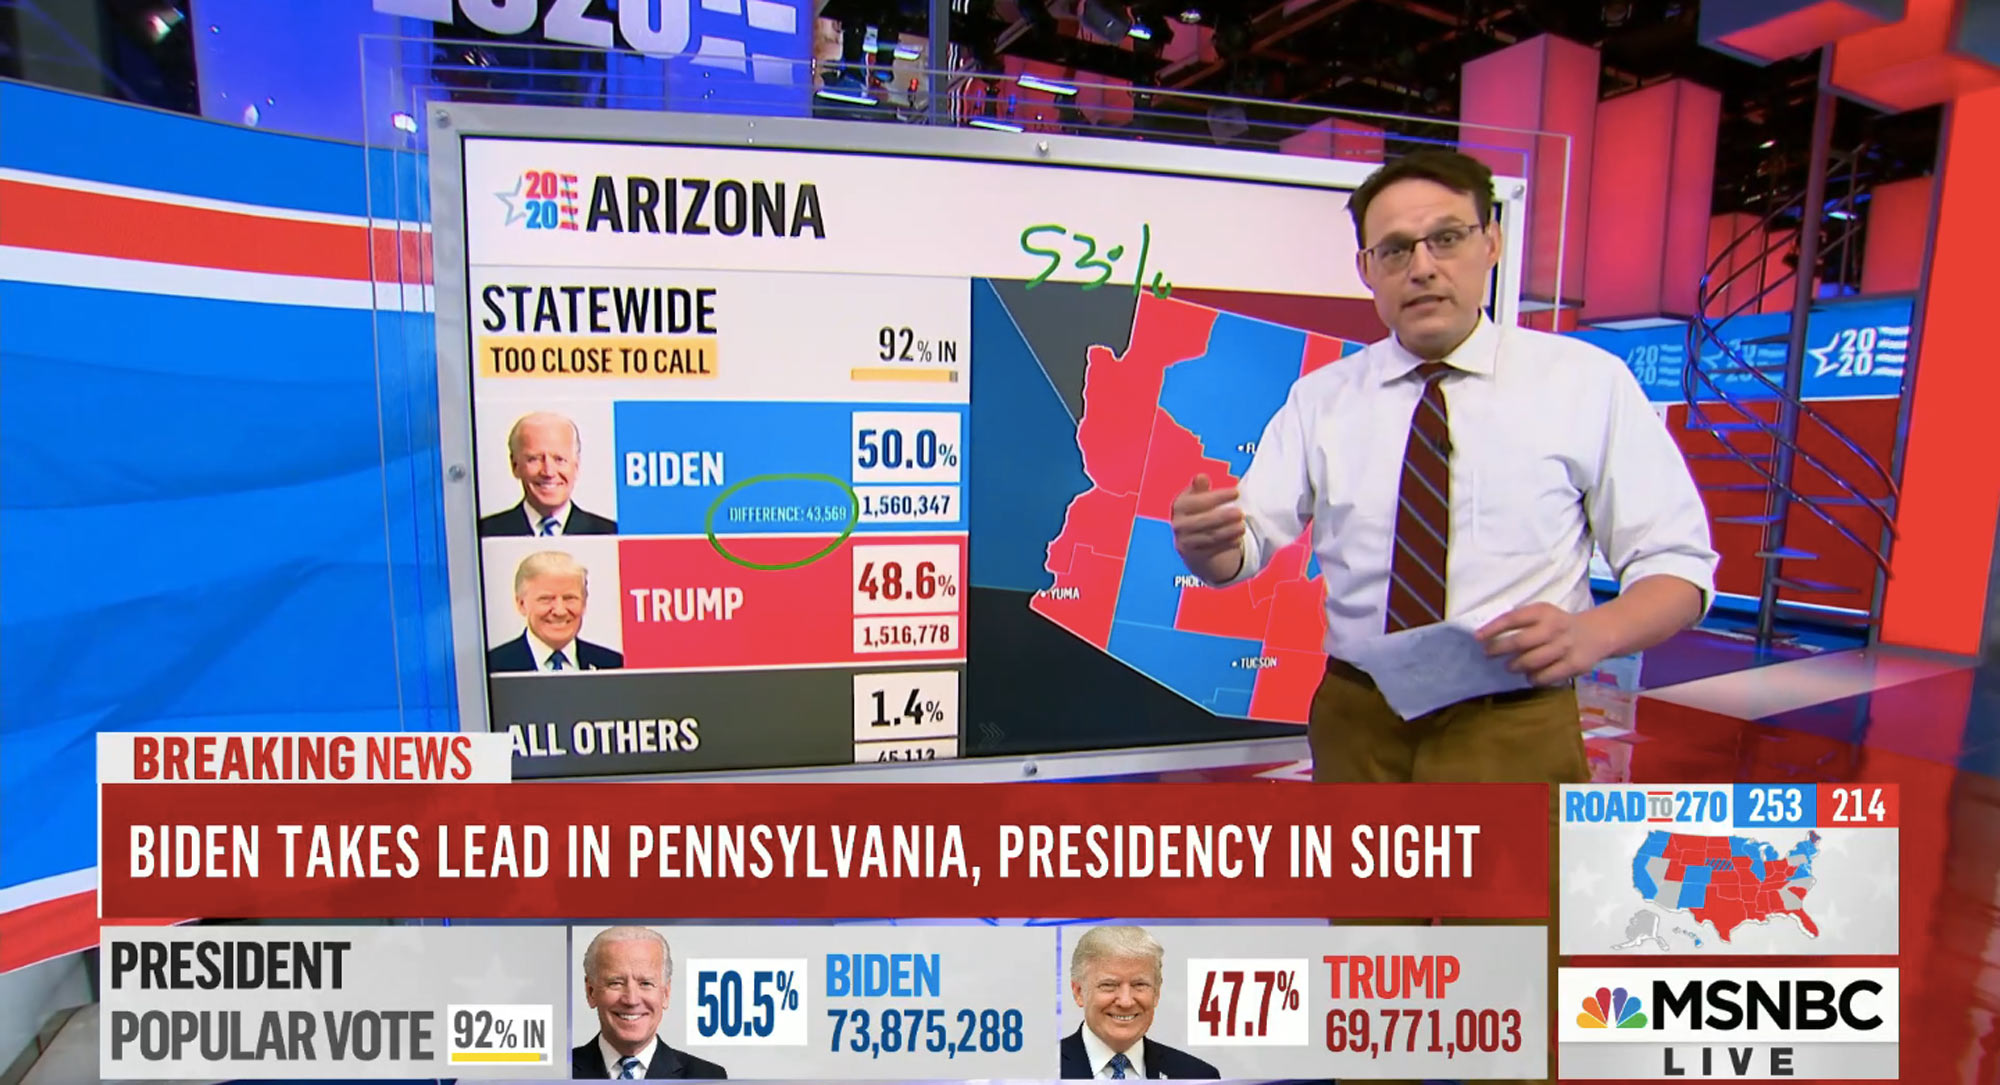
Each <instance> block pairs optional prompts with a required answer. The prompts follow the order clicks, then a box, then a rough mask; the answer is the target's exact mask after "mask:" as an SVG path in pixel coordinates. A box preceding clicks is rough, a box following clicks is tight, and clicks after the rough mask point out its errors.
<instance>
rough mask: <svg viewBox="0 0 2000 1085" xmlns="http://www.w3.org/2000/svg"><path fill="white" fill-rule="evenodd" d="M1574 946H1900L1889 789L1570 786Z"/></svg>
mask: <svg viewBox="0 0 2000 1085" xmlns="http://www.w3.org/2000/svg"><path fill="white" fill-rule="evenodd" d="M1560 803H1561V807H1560V810H1561V819H1562V820H1561V831H1560V834H1559V839H1558V851H1557V855H1558V858H1557V861H1558V862H1559V863H1560V864H1561V871H1562V873H1561V885H1562V895H1561V913H1562V914H1561V916H1560V917H1559V924H1558V926H1559V936H1558V945H1559V948H1560V951H1561V952H1562V953H1564V954H1580V955H1605V954H1619V953H1634V954H1646V953H1651V954H1661V953H1671V954H1733V953H1739V954H1740V953H1749V954H1763V955H1778V954H1789V955H1811V956H1825V955H1838V954H1894V953H1896V952H1897V942H1898V938H1897V925H1898V924H1897V919H1898V906H1897V900H1898V898H1897V893H1898V890H1899V887H1900V884H1901V879H1900V877H1899V870H1900V867H1899V846H1898V831H1897V826H1898V824H1899V821H1898V798H1897V791H1896V787H1895V785H1893V784H1869V785H1837V784H1818V785H1812V784H1648V785H1644V786H1632V785H1564V786H1563V788H1562V790H1561V795H1560Z"/></svg>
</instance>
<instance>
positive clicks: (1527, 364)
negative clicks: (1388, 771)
mask: <svg viewBox="0 0 2000 1085" xmlns="http://www.w3.org/2000/svg"><path fill="white" fill-rule="evenodd" d="M1444 360H1445V362H1446V363H1448V364H1449V365H1451V366H1452V367H1453V369H1454V370H1456V372H1451V373H1447V374H1446V375H1445V376H1444V377H1443V378H1441V379H1442V380H1443V382H1444V389H1443V390H1444V396H1445V410H1446V414H1447V415H1448V417H1449V420H1450V425H1451V495H1450V496H1451V532H1450V559H1449V562H1448V567H1447V569H1446V573H1445V611H1446V614H1445V617H1446V618H1447V619H1449V618H1454V617H1457V616H1459V615H1462V614H1465V613H1466V612H1468V611H1472V610H1475V609H1478V608H1480V607H1486V606H1489V605H1499V606H1502V607H1516V606H1522V605H1524V604H1527V603H1533V602H1549V603H1554V604H1556V605H1557V606H1560V607H1562V608H1563V609H1565V610H1568V611H1571V612H1578V611H1582V610H1585V609H1587V608H1588V607H1589V606H1590V605H1591V594H1590V557H1591V550H1592V543H1593V541H1595V543H1596V545H1597V547H1598V548H1599V549H1602V550H1603V552H1604V556H1605V558H1606V560H1607V561H1608V562H1609V563H1610V565H1611V568H1612V570H1613V572H1614V573H1615V574H1616V575H1617V577H1618V580H1619V583H1620V585H1621V587H1623V586H1628V585H1630V584H1632V583H1633V582H1634V581H1636V580H1638V579H1640V578H1642V577H1647V576H1653V575H1656V574H1667V575H1670V576H1676V577H1679V578H1681V579H1683V580H1686V581H1688V582H1690V583H1692V584H1694V585H1695V586H1696V587H1698V588H1700V589H1701V594H1702V608H1703V612H1704V613H1706V611H1707V607H1708V604H1709V603H1710V602H1711V600H1712V599H1713V596H1714V589H1715V566H1716V563H1717V561H1718V557H1717V554H1716V552H1715V550H1714V548H1713V547H1712V546H1711V545H1710V542H1709V531H1708V515H1707V512H1706V511H1705V509H1704V508H1703V506H1702V503H1701V495H1700V494H1699V493H1698V492H1697V491H1696V489H1695V485H1694V479H1693V477H1692V476H1691V475H1690V474H1689V473H1688V467H1687V461H1686V459H1684V458H1683V457H1682V455H1681V451H1680V449H1679V448H1678V447H1677V446H1676V445H1675V444H1674V439H1673V436H1672V435H1671V434H1669V433H1668V432H1667V428H1666V425H1665V424H1664V423H1663V422H1662V421H1661V419H1660V416H1659V415H1658V414H1657V413H1655V412H1654V410H1653V407H1652V405H1651V404H1650V403H1648V402H1647V400H1646V396H1645V393H1644V392H1643V391H1642V390H1641V389H1640V387H1639V383H1638V381H1637V380H1635V379H1634V378H1633V376H1632V373H1631V371H1630V370H1628V369H1627V368H1626V367H1625V364H1624V363H1623V362H1621V361H1619V360H1618V358H1616V357H1614V356H1613V355H1611V354H1610V353H1608V352H1606V351H1604V350H1602V349H1600V348H1598V347H1596V346H1593V345H1591V344H1589V343H1586V342H1584V341H1583V340H1581V339H1573V338H1569V337H1567V336H1560V335H1551V334H1549V333H1546V332H1538V331H1532V330H1530V329H1527V328H1515V327H1503V326H1501V325H1498V324H1495V323H1493V322H1492V321H1490V320H1486V319H1484V318H1482V319H1481V320H1480V323H1479V326H1478V327H1477V328H1476V329H1474V331H1473V333H1472V335H1471V336H1469V337H1468V338H1467V339H1466V341H1465V342H1464V343H1463V344H1461V345H1460V346H1459V348H1458V349H1457V350H1455V351H1453V352H1452V353H1451V355H1450V356H1449V357H1447V358H1445V359H1444ZM1420 364H1422V361H1421V359H1419V358H1417V357H1416V356H1415V355H1413V354H1411V353H1410V352H1409V351H1407V350H1404V349H1403V347H1402V345H1401V344H1400V343H1398V342H1396V340H1395V338H1394V337H1393V336H1391V337H1390V338H1388V339H1385V340H1382V341H1380V342H1377V343H1374V344H1372V345H1370V346H1369V347H1368V348H1367V349H1366V350H1363V351H1361V352H1360V353H1357V354H1353V355H1350V356H1348V357H1346V358H1343V359H1341V360H1339V361H1337V362H1334V363H1333V364H1331V365H1328V366H1325V367H1323V368H1321V369H1318V370H1315V371H1314V372H1312V373H1309V374H1307V375H1306V376H1304V377H1301V378H1299V379H1298V381H1297V382H1295V383H1294V384H1293V385H1292V390H1291V394H1290V395H1289V396H1288V397H1287V398H1286V400H1285V404H1284V406H1283V407H1281V408H1280V409H1279V410H1278V413H1277V414H1276V415H1275V416H1274V417H1273V418H1272V419H1271V421H1270V423H1269V425H1267V426H1266V427H1265V428H1264V435H1263V438H1262V439H1261V440H1260V441H1259V442H1258V443H1257V453H1256V455H1255V456H1254V457H1253V458H1252V460H1251V463H1250V469H1249V470H1248V471H1245V472H1244V474H1243V478H1242V480H1241V483H1240V490H1241V507H1242V509H1243V513H1244V518H1245V521H1246V523H1247V527H1248V530H1247V531H1246V532H1245V539H1244V561H1243V571H1242V572H1241V573H1239V574H1238V575H1237V576H1236V577H1234V578H1232V579H1231V580H1228V581H1223V582H1222V584H1224V585H1226V584H1230V583H1235V582H1237V581H1240V580H1242V579H1244V578H1246V577H1250V576H1254V575H1256V574H1257V573H1258V572H1259V571H1261V570H1262V569H1263V568H1264V566H1265V565H1266V564H1267V563H1268V562H1269V561H1270V560H1271V556H1272V555H1273V554H1275V553H1277V551H1278V550H1280V549H1281V548H1283V547H1285V546H1287V545H1289V544H1290V543H1291V542H1292V541H1293V540H1295V539H1297V538H1298V537H1299V535H1300V533H1301V532H1302V531H1304V530H1305V528H1306V524H1307V521H1308V519H1310V521H1311V524H1312V549H1313V552H1314V553H1315V554H1316V555H1318V557H1319V566H1320V574H1321V576H1322V578H1323V579H1324V581H1325V587H1326V617H1327V630H1326V641H1325V646H1326V651H1327V654H1329V655H1331V656H1333V657H1335V658H1341V650H1342V648H1343V647H1345V646H1347V645H1351V644H1354V643H1356V642H1358V641H1360V640H1363V639H1366V638H1369V637H1376V636H1380V635H1381V634H1382V631H1383V617H1384V612H1385V610H1386V607H1387V604H1388V592H1389V565H1390V559H1391V557H1392V554H1393V548H1394V545H1395V543H1394V538H1395V530H1396V509H1397V503H1398V493H1399V489H1400V486H1401V480H1402V467H1403V449H1404V444H1405V442H1406V441H1407V439H1408V437H1409V431H1410V416H1411V414H1412V413H1413V412H1414V411H1415V410H1416V406H1417V399H1418V397H1419V396H1420V395H1421V394H1422V392H1423V383H1422V381H1421V380H1420V379H1419V378H1417V377H1416V376H1414V371H1415V369H1416V368H1417V366H1418V365H1420Z"/></svg>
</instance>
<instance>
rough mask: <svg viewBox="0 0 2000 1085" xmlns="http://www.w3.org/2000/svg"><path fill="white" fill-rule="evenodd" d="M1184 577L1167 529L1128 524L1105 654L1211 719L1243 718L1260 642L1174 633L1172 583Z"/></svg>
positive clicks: (1176, 596) (1175, 591)
mask: <svg viewBox="0 0 2000 1085" xmlns="http://www.w3.org/2000/svg"><path fill="white" fill-rule="evenodd" d="M1186 573H1187V568H1186V567H1185V566H1183V565H1182V564H1181V560H1180V557H1179V555H1177V554H1176V553H1174V543H1173V529H1172V528H1171V527H1169V526H1167V524H1166V523H1165V522H1163V521H1160V520H1148V519H1145V518H1143V517H1142V518H1139V519H1136V520H1134V521H1133V524H1132V542H1131V546H1130V548H1129V550H1128V551H1127V553H1126V558H1125V579H1124V580H1123V581H1122V582H1121V587H1120V589H1119V592H1118V607H1117V610H1116V611H1114V612H1113V614H1112V618H1111V643H1110V644H1109V645H1107V646H1106V649H1107V650H1108V651H1109V652H1110V653H1111V655H1112V658H1114V659H1117V660H1118V661H1119V662H1121V663H1124V664H1125V665H1126V666H1128V667H1131V668H1133V669H1135V670H1137V671H1139V672H1140V673H1141V674H1144V675H1145V676H1147V677H1148V678H1151V679H1152V680H1153V681H1155V682H1158V683H1160V684H1161V685H1163V686H1166V687H1167V688H1168V689H1171V690H1173V691H1174V692H1176V693H1178V694H1180V695H1181V696H1183V697H1186V698H1188V699H1189V700H1191V701H1193V702H1195V703H1196V704H1198V705H1201V706H1202V707H1203V708H1206V709H1208V710H1209V711H1211V712H1214V713H1216V714H1217V715H1220V716H1246V715H1248V714H1249V712H1250V694H1251V691H1252V688H1253V687H1254V686H1255V684H1256V681H1257V671H1256V669H1255V668H1254V667H1248V666H1245V665H1244V664H1245V661H1246V660H1253V659H1255V658H1256V657H1258V656H1260V655H1262V654H1263V650H1264V646H1263V643H1262V642H1261V641H1256V640H1249V639H1246V638H1238V637H1217V636H1210V635H1208V634H1205V633H1188V632H1183V631H1181V630H1179V629H1175V628H1174V618H1175V615H1176V614H1177V613H1178V611H1179V609H1180V589H1179V588H1178V587H1177V586H1176V585H1175V583H1174V579H1175V578H1176V577H1178V576H1184V575H1186Z"/></svg>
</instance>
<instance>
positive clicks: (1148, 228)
mask: <svg viewBox="0 0 2000 1085" xmlns="http://www.w3.org/2000/svg"><path fill="white" fill-rule="evenodd" d="M1064 241H1067V242H1069V243H1070V244H1069V247H1071V248H1073V249H1075V250H1076V261H1075V263H1073V264H1072V265H1070V266H1072V267H1074V268H1075V269H1076V270H1078V271H1088V272H1093V273H1095V275H1096V277H1095V278H1092V279H1086V280H1084V282H1083V288H1084V289H1085V290H1095V289H1097V288H1098V287H1100V286H1103V285H1104V284H1105V283H1107V282H1110V281H1111V276H1112V274H1113V273H1114V272H1115V271H1116V270H1117V266H1116V265H1117V263H1118V261H1119V260H1121V259H1124V257H1125V246H1124V245H1113V246H1111V247H1110V248H1108V249H1104V250H1102V252H1101V253H1100V251H1099V249H1098V243H1097V238H1095V237H1092V236H1091V235H1090V234H1085V233H1076V232H1073V231H1071V230H1070V228H1069V227H1067V226H1062V225H1059V224H1056V223H1053V222H1045V223H1040V224H1037V225H1034V226H1030V227H1028V228H1027V229H1025V230H1022V231H1021V251H1022V252H1025V253H1027V254H1028V255H1030V256H1038V257H1041V258H1042V259H1043V260H1046V261H1048V263H1047V264H1046V265H1044V266H1043V268H1042V270H1041V271H1039V272H1037V273H1036V274H1035V277H1034V278H1032V279H1029V280H1028V286H1027V289H1029V290H1033V289H1034V288H1035V287H1037V286H1040V285H1041V284H1042V283H1044V282H1047V281H1048V278H1049V276H1051V275H1054V274H1055V273H1056V272H1058V271H1061V270H1062V267H1063V249H1062V248H1058V247H1056V246H1057V245H1058V244H1060V243H1061V242H1064ZM1152 246H1153V227H1152V224H1151V223H1140V224H1139V269H1138V271H1137V272H1136V273H1134V274H1133V276H1132V296H1133V297H1135V298H1136V297H1138V296H1139V293H1140V291H1141V290H1144V289H1147V288H1148V284H1147V283H1146V257H1147V256H1148V254H1149V252H1150V250H1151V249H1152ZM1150 289H1151V290H1152V291H1153V296H1154V297H1156V298H1164V297H1167V296H1168V295H1170V294H1172V293H1173V291H1174V284H1172V283H1170V282H1168V281H1167V278H1166V276H1165V275H1164V274H1162V273H1161V272H1158V271H1155V272H1153V281H1152V283H1151V284H1150Z"/></svg>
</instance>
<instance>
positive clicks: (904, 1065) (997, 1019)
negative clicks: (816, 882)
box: [568, 926, 1058, 1081]
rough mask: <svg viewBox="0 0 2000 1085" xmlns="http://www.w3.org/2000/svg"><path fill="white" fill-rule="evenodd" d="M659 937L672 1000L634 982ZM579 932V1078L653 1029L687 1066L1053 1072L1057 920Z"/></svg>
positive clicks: (756, 1073)
mask: <svg viewBox="0 0 2000 1085" xmlns="http://www.w3.org/2000/svg"><path fill="white" fill-rule="evenodd" d="M652 935H658V936H660V937H661V938H662V939H664V940H665V942H666V947H667V950H668V952H669V954H670V956H671V960H672V962H673V963H672V971H671V973H670V982H669V983H668V984H667V985H666V986H665V988H664V991H665V997H654V996H651V995H649V994H647V993H646V992H644V991H638V990H634V989H633V988H631V987H630V986H629V985H628V984H626V983H625V982H624V976H625V975H626V974H627V973H628V972H634V973H643V972H645V971H647V970H649V969H652V968H653V967H654V962H655V961H657V960H658V958H657V957H655V956H651V955H652V954H657V953H658V952H659V949H658V944H657V943H656V942H653V941H652V939H651V938H650V936H652ZM570 944H571V952H572V956H573V960H572V964H571V969H572V973H573V974H574V975H576V976H577V977H578V980H577V983H576V984H575V985H574V987H573V989H572V995H571V997H572V1000H573V1001H572V1003H571V1005H570V1022H571V1024H570V1031H569V1034H568V1039H569V1043H570V1044H571V1046H572V1047H574V1048H575V1049H576V1051H577V1057H578V1060H579V1061H578V1063H577V1064H576V1065H577V1075H576V1076H578V1077H586V1076H587V1077H597V1078H603V1077H606V1076H608V1071H609V1069H610V1068H612V1067H615V1065H616V1061H617V1059H616V1057H615V1056H616V1055H617V1053H618V1052H619V1051H622V1050H644V1049H645V1048H647V1047H649V1046H651V1044H649V1043H648V1041H649V1039H650V1040H651V1041H652V1042H653V1043H662V1044H665V1045H666V1051H667V1053H668V1054H669V1056H670V1057H671V1058H672V1059H674V1060H676V1061H678V1062H679V1063H680V1064H682V1065H683V1066H685V1067H688V1068H689V1071H690V1072H688V1073H687V1074H686V1075H685V1076H688V1077H703V1076H711V1075H714V1074H715V1073H716V1071H715V1070H713V1069H708V1068H707V1067H704V1066H702V1065H701V1064H702V1063H704V1062H705V1063H708V1064H712V1066H714V1067H717V1068H719V1069H720V1070H721V1071H723V1072H726V1073H727V1074H728V1076H729V1077H731V1078H753V1079H754V1078H790V1079H803V1080H852V1079H864V1080H878V1081H880V1080H900V1079H910V1078H919V1079H922V1078H928V1079H966V1078H1031V1079H1032V1078H1054V1077H1056V1076H1058V1074H1057V1059H1056V1042H1055V1039H1054V1037H1055V1027H1056V1025H1055V1016H1056V1012H1055V1011H1056V1008H1055V1002H1054V999H1053V997H1052V996H1053V995H1054V994H1055V990H1054V987H1053V983H1052V981H1053V980H1054V978H1055V976H1054V972H1055V960H1056V929H1055V928H1053V927H989V926H925V927H852V926H840V927H811V926H804V927H789V926H786V927H773V926H761V927H757V926H746V927H693V926H689V927H681V926H662V927H656V928H646V927H617V928H604V927H576V928H573V929H572V931H571V940H570ZM593 947H596V954H595V960H594V961H592V960H591V959H590V957H591V954H592V950H593ZM620 1044H622V1045H623V1046H622V1047H621V1046H618V1045H620ZM600 1045H602V1047H603V1048H605V1049H607V1050H608V1051H609V1053H610V1054H612V1055H613V1056H614V1057H613V1058H612V1059H610V1060H603V1059H602V1055H603V1054H604V1053H605V1051H600V1050H598V1048H599V1047H600ZM656 1050H657V1049H656ZM593 1059H597V1060H598V1061H592V1060H593ZM697 1060H699V1061H697ZM599 1065H603V1066H605V1067H606V1070H604V1071H600V1070H599V1069H598V1067H599ZM649 1070H650V1067H649ZM695 1071H701V1072H695Z"/></svg>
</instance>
